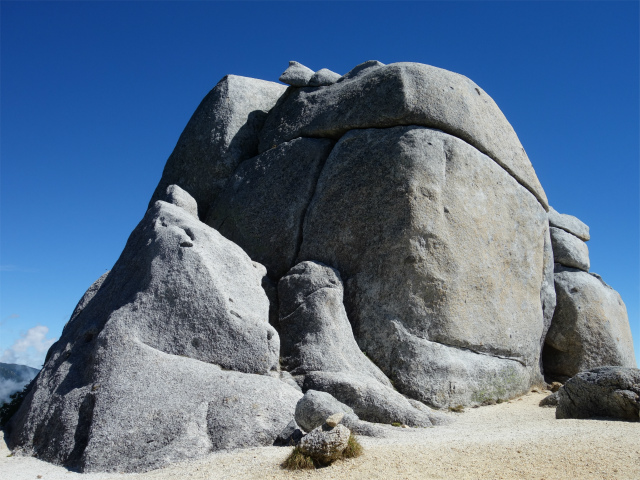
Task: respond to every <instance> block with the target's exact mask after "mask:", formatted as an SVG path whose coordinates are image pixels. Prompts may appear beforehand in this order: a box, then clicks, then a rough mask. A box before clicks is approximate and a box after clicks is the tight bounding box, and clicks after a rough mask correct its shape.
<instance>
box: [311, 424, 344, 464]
mask: <svg viewBox="0 0 640 480" xmlns="http://www.w3.org/2000/svg"><path fill="white" fill-rule="evenodd" d="M350 435H351V431H350V430H349V429H348V428H347V427H345V426H344V425H336V426H335V427H330V426H329V425H326V424H324V425H321V426H320V427H317V428H314V429H313V430H312V431H311V432H309V433H308V434H307V435H305V436H304V437H302V439H301V440H300V443H299V444H298V446H299V447H300V451H301V452H302V453H303V454H305V455H309V456H310V457H311V458H313V459H314V460H316V461H318V462H319V463H323V464H329V463H331V462H333V461H335V460H337V459H338V458H340V456H341V454H342V452H343V451H344V449H345V448H347V445H348V443H349V436H350Z"/></svg>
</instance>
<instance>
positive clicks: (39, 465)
mask: <svg viewBox="0 0 640 480" xmlns="http://www.w3.org/2000/svg"><path fill="white" fill-rule="evenodd" d="M544 396H545V394H542V393H531V394H529V395H526V396H524V397H522V398H519V399H517V400H513V401H511V402H507V403H503V404H501V405H493V406H487V407H482V408H472V409H468V410H466V411H465V412H463V413H459V414H452V415H454V416H455V417H456V420H457V421H456V423H455V424H453V425H449V426H444V427H436V428H429V429H400V428H398V429H394V430H393V435H392V437H390V438H385V439H371V438H361V443H362V444H363V446H364V448H365V453H364V455H363V456H362V457H359V458H356V459H353V460H349V461H344V462H339V463H335V464H334V465H332V466H331V467H327V468H322V469H319V470H314V471H310V472H309V471H304V472H287V471H284V470H282V469H281V468H280V467H279V464H280V463H281V462H282V461H283V460H284V458H285V457H286V456H287V454H288V453H289V451H290V448H278V447H263V448H252V449H248V450H242V451H237V452H234V453H224V452H223V453H214V454H211V455H209V456H207V457H206V458H203V459H200V460H195V461H188V462H183V463H180V464H175V465H172V466H170V467H166V468H162V469H159V470H154V471H151V472H147V473H144V474H86V475H81V474H76V473H71V472H68V471H67V470H66V469H64V468H61V467H56V466H54V465H50V464H48V463H45V462H41V461H39V460H36V459H34V458H29V457H8V456H7V455H9V453H10V452H9V451H8V450H7V448H6V445H5V444H4V441H2V442H0V478H1V479H7V480H9V479H11V480H27V479H28V480H34V479H37V478H41V479H43V480H63V479H68V480H78V479H80V478H82V479H83V480H116V479H117V480H168V479H185V480H186V479H193V480H218V479H234V480H235V479H243V480H244V479H260V480H264V479H330V478H331V479H345V478H349V479H383V480H391V479H408V478H411V479H414V478H415V479H418V478H419V479H456V480H458V479H535V480H541V479H543V480H551V479H562V480H566V479H570V480H577V479H640V423H637V422H636V423H630V422H618V421H609V420H556V419H555V410H554V409H553V408H540V407H538V402H539V401H540V400H541V399H542V398H544ZM38 475H40V477H38Z"/></svg>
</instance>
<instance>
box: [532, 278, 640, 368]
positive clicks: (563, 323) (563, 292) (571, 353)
mask: <svg viewBox="0 0 640 480" xmlns="http://www.w3.org/2000/svg"><path fill="white" fill-rule="evenodd" d="M555 286H556V294H557V305H556V310H555V313H554V315H553V321H552V322H551V328H550V329H549V332H548V333H547V337H546V339H545V346H544V350H543V352H542V360H543V364H544V371H545V374H546V375H549V376H550V377H560V378H565V377H572V376H574V375H576V374H577V373H578V372H582V371H585V370H589V369H591V368H595V367H600V366H605V365H611V366H621V367H634V366H635V364H636V363H635V356H634V352H633V341H632V339H631V329H630V326H629V320H628V317H627V309H626V307H625V305H624V303H623V302H622V299H621V298H620V295H619V294H618V292H616V291H615V290H613V289H612V288H611V287H609V286H608V285H607V284H605V283H604V282H602V281H601V280H600V279H598V278H596V277H595V276H593V275H590V274H588V273H586V272H583V271H580V270H577V269H572V268H566V267H565V268H563V269H561V270H560V271H556V273H555Z"/></svg>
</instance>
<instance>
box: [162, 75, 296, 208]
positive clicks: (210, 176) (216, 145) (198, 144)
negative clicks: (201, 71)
mask: <svg viewBox="0 0 640 480" xmlns="http://www.w3.org/2000/svg"><path fill="white" fill-rule="evenodd" d="M285 90H286V87H285V86H284V85H280V84H277V83H273V82H266V81H264V80H257V79H255V78H246V77H238V76H236V75H227V76H226V77H224V78H223V79H222V80H220V82H218V84H217V85H216V86H215V87H214V88H213V90H211V92H209V94H208V95H207V96H206V97H205V98H204V100H202V102H201V103H200V105H199V106H198V108H197V109H196V111H195V113H194V114H193V116H192V117H191V119H190V120H189V123H188V124H187V126H186V127H185V129H184V131H183V132H182V135H180V138H179V139H178V143H177V144H176V146H175V148H174V149H173V152H172V153H171V155H170V156H169V159H168V160H167V163H166V165H165V167H164V171H163V172H162V178H161V179H160V182H159V183H158V186H157V187H156V190H155V192H154V193H153V196H152V197H151V201H150V202H149V207H152V206H153V204H154V203H155V201H156V200H160V199H161V198H162V196H163V195H164V194H165V192H166V190H167V187H168V186H169V185H172V184H175V185H178V186H180V187H181V188H183V189H184V190H186V191H187V192H188V193H189V194H190V195H191V196H192V197H193V198H194V199H195V200H196V202H197V204H198V212H199V215H200V218H205V215H206V213H207V211H208V210H209V207H210V205H211V203H212V202H213V201H214V200H215V199H216V197H217V196H218V194H219V193H220V192H221V191H222V189H223V188H224V186H225V184H226V183H227V180H228V179H229V177H230V176H231V175H232V174H233V172H234V171H235V169H236V167H237V166H238V165H239V164H240V162H242V161H243V160H246V159H248V158H251V157H254V156H255V155H257V154H258V137H257V135H258V132H259V131H260V129H261V128H262V126H263V123H264V121H265V118H266V116H267V112H268V111H269V110H270V109H271V108H272V107H273V106H274V105H275V103H276V101H277V100H278V99H279V98H280V96H281V95H282V94H283V93H284V92H285Z"/></svg>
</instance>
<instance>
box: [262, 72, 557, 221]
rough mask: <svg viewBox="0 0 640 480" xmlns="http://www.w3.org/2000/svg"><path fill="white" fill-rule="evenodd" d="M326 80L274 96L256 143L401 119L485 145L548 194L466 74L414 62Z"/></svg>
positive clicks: (337, 133)
mask: <svg viewBox="0 0 640 480" xmlns="http://www.w3.org/2000/svg"><path fill="white" fill-rule="evenodd" d="M350 74H351V72H349V74H347V75H345V77H343V78H342V79H340V81H338V82H337V83H335V84H334V85H330V86H328V87H325V88H321V89H316V88H301V89H297V90H295V91H292V92H291V93H290V95H288V96H287V97H286V99H283V101H281V102H278V105H277V106H276V107H275V108H274V109H273V110H272V111H271V112H270V114H269V117H268V118H267V120H266V122H265V124H264V128H263V130H262V132H261V133H260V151H261V152H262V151H265V150H267V149H269V148H272V147H273V146H274V145H278V144H280V143H282V142H285V141H288V140H291V139H293V138H296V137H301V136H306V137H328V138H334V139H337V138H340V137H341V136H342V135H344V134H345V133H346V132H347V131H349V130H352V129H363V128H383V127H385V128H386V127H394V126H398V125H420V126H425V127H432V128H438V129H441V130H443V131H445V132H447V133H449V134H450V135H454V136H456V137H459V138H461V139H463V140H464V141H466V142H468V143H469V144H471V145H473V146H474V147H476V148H477V149H478V150H480V151H481V152H483V153H485V154H486V155H488V156H489V157H491V158H492V159H493V160H495V161H496V162H497V163H498V164H499V165H501V166H502V167H503V168H504V169H505V170H507V171H508V172H509V173H510V174H511V175H512V176H513V177H514V178H516V179H517V180H518V182H520V183H521V184H522V185H524V186H525V187H526V188H527V189H529V190H530V191H531V192H532V193H533V194H534V195H535V196H536V198H537V199H538V200H539V201H540V203H541V204H542V205H543V206H544V208H545V209H548V202H547V198H546V195H545V193H544V190H543V189H542V186H541V185H540V182H539V181H538V178H537V176H536V174H535V171H534V169H533V167H532V166H531V162H530V161H529V158H528V157H527V154H526V153H525V151H524V148H523V147H522V145H521V144H520V141H519V140H518V137H517V135H516V133H515V132H514V130H513V128H512V127H511V125H510V124H509V122H508V121H507V119H506V118H505V117H504V115H503V114H502V112H501V111H500V109H499V108H498V106H497V105H496V104H495V102H494V101H493V100H492V99H491V97H490V96H489V95H487V93H486V92H484V91H483V90H482V89H481V88H480V87H479V86H477V85H476V84H475V83H473V82H472V81H471V80H469V79H468V78H466V77H464V76H462V75H458V74H456V73H453V72H449V71H447V70H442V69H440V68H436V67H432V66H429V65H422V64H419V63H393V64H390V65H386V66H379V65H370V66H369V68H362V69H361V70H359V71H358V72H356V74H355V75H354V76H353V77H352V78H350V79H348V76H349V75H350Z"/></svg>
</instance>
